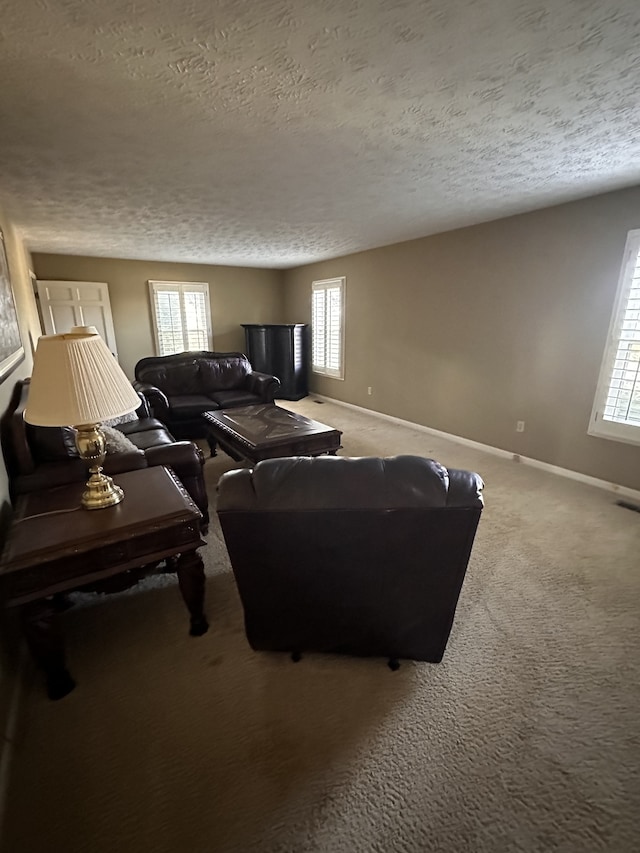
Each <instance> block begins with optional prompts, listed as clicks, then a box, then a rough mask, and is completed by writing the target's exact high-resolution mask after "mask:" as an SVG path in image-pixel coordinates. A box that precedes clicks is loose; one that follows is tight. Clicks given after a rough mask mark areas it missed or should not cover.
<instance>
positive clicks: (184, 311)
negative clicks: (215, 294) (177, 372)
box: [149, 281, 213, 355]
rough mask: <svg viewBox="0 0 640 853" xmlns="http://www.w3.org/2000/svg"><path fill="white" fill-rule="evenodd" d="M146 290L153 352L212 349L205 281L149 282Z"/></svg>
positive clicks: (165, 353)
mask: <svg viewBox="0 0 640 853" xmlns="http://www.w3.org/2000/svg"><path fill="white" fill-rule="evenodd" d="M149 293H150V296H151V305H152V307H153V320H154V332H155V340H156V353H157V355H171V354H172V353H176V352H185V351H186V350H210V349H212V348H213V342H212V337H211V311H210V308H209V285H208V284H205V283H202V282H179V281H150V282H149Z"/></svg>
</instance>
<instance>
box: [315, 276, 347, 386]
mask: <svg viewBox="0 0 640 853" xmlns="http://www.w3.org/2000/svg"><path fill="white" fill-rule="evenodd" d="M344 290H345V279H344V277H342V278H330V279H326V280H325V281H314V282H313V284H312V286H311V339H312V345H311V352H312V369H313V372H314V373H322V374H324V375H325V376H333V377H334V379H344Z"/></svg>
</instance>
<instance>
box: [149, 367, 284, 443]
mask: <svg viewBox="0 0 640 853" xmlns="http://www.w3.org/2000/svg"><path fill="white" fill-rule="evenodd" d="M135 377H136V381H135V382H134V387H135V388H136V389H137V390H138V392H139V393H141V394H143V395H144V397H145V398H146V400H147V401H148V404H149V406H150V408H151V411H152V412H153V415H154V417H156V418H158V419H159V420H161V421H162V422H163V423H164V424H166V426H167V427H168V428H169V429H170V430H171V432H172V433H173V434H174V435H176V436H178V437H181V438H206V437H207V429H206V423H205V421H204V419H203V418H202V417H201V415H202V413H203V412H206V411H211V410H212V409H229V408H233V407H235V406H250V405H253V404H258V403H273V399H274V395H275V394H276V392H277V390H278V388H279V387H280V380H279V379H277V378H276V377H275V376H270V375H268V374H266V373H258V372H257V371H255V370H253V369H252V367H251V364H250V362H249V360H248V358H247V357H246V356H245V355H243V354H242V353H241V352H207V351H201V352H183V353H177V354H176V355H165V356H150V357H148V358H143V359H141V360H140V361H139V362H138V363H137V364H136V366H135ZM212 453H215V449H214V448H212Z"/></svg>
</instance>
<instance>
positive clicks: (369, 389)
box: [367, 385, 371, 396]
mask: <svg viewBox="0 0 640 853" xmlns="http://www.w3.org/2000/svg"><path fill="white" fill-rule="evenodd" d="M367 394H368V395H369V396H371V385H369V387H368V388H367Z"/></svg>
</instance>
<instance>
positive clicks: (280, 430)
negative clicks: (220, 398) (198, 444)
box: [202, 403, 342, 464]
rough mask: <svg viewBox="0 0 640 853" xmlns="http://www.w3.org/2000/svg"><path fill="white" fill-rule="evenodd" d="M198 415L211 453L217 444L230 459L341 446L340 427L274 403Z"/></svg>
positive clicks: (303, 453)
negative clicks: (205, 432) (306, 416)
mask: <svg viewBox="0 0 640 853" xmlns="http://www.w3.org/2000/svg"><path fill="white" fill-rule="evenodd" d="M202 417H203V418H204V419H205V421H206V422H207V441H208V443H209V446H210V447H211V448H212V455H214V453H215V446H216V444H219V445H220V447H222V449H223V450H224V451H225V452H226V453H228V454H229V456H231V458H232V459H236V460H240V459H248V460H249V461H250V462H253V463H254V464H255V463H256V462H261V461H262V460H263V459H274V458H276V457H280V456H320V455H322V454H324V453H328V454H330V455H332V456H335V454H336V453H337V451H338V450H340V447H341V446H342V445H341V444H340V439H341V437H342V433H341V432H340V430H337V429H334V428H333V427H330V426H327V425H326V424H322V423H320V422H319V421H313V420H311V419H310V418H305V417H304V416H303V415H298V414H296V413H295V412H290V411H289V410H288V409H283V408H282V407H280V406H276V405H275V404H274V403H261V404H258V405H255V406H239V407H238V408H235V409H218V410H212V411H210V412H203V414H202Z"/></svg>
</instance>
